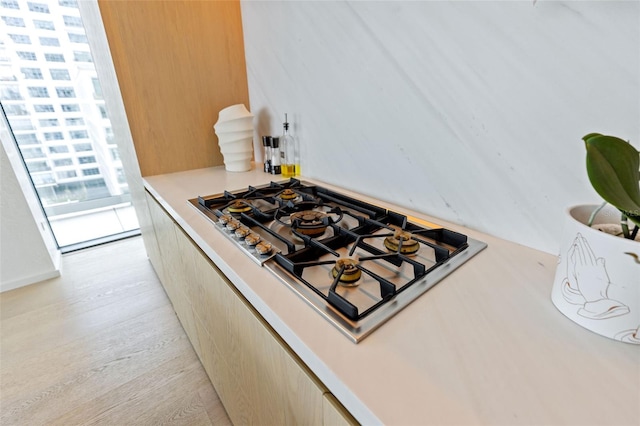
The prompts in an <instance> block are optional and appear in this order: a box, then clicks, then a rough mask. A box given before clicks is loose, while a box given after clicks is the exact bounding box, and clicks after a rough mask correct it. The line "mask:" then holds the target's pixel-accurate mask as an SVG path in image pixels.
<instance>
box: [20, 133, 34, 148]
mask: <svg viewBox="0 0 640 426" xmlns="http://www.w3.org/2000/svg"><path fill="white" fill-rule="evenodd" d="M15 138H16V142H18V145H20V146H22V145H32V144H36V143H39V142H40V141H39V140H38V138H37V136H36V135H35V134H34V133H22V134H19V135H15Z"/></svg>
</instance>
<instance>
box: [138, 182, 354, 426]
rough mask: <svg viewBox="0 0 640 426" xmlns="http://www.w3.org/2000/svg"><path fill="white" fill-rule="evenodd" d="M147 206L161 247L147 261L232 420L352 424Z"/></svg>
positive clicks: (179, 233)
mask: <svg viewBox="0 0 640 426" xmlns="http://www.w3.org/2000/svg"><path fill="white" fill-rule="evenodd" d="M147 202H148V204H149V209H150V211H151V217H152V219H153V224H154V229H155V237H156V239H157V245H158V248H159V250H158V252H159V257H157V258H156V259H153V258H151V261H152V263H153V264H154V267H155V268H156V269H160V270H162V271H163V275H164V279H162V283H163V286H164V288H165V290H166V292H167V295H168V296H169V298H170V299H171V302H172V303H173V306H174V309H175V311H176V314H177V315H178V318H179V319H180V322H181V323H182V325H183V328H184V329H185V332H186V333H187V335H188V336H189V338H190V340H191V343H192V345H193V347H194V349H195V351H196V353H197V354H198V356H199V357H200V360H201V362H202V364H203V366H204V368H205V370H206V371H207V374H208V375H209V377H210V379H211V381H212V383H213V385H214V387H215V388H216V391H217V392H218V394H219V396H220V399H221V400H222V402H223V404H224V406H225V408H226V410H227V413H228V415H229V417H230V418H231V420H232V421H233V422H234V423H236V424H278V425H285V424H293V425H298V424H313V425H321V424H332V425H335V424H356V422H355V421H354V419H353V418H352V417H351V416H350V415H349V413H348V412H347V411H346V410H345V409H344V408H343V407H342V406H341V405H340V403H339V402H338V401H337V400H336V399H335V398H334V397H333V395H331V394H330V393H329V392H328V390H327V389H326V388H325V387H324V386H323V384H322V383H321V382H320V381H319V380H318V379H317V378H316V377H315V375H314V374H313V373H312V372H311V371H310V370H309V369H308V368H307V367H306V365H304V364H303V363H302V361H301V360H300V359H299V358H298V357H297V356H296V355H295V354H294V353H293V352H292V350H291V349H290V348H289V347H288V345H287V344H286V343H285V342H284V341H283V340H282V339H281V338H280V337H279V336H278V335H277V334H276V333H275V332H274V331H273V329H271V327H270V326H269V325H268V324H267V323H266V322H265V321H264V319H262V317H261V316H260V314H259V313H258V312H257V311H255V309H253V307H252V306H251V305H250V304H249V303H248V302H247V301H246V300H245V299H244V297H243V296H242V295H241V294H240V293H239V292H238V291H237V290H236V289H235V287H234V286H233V285H232V284H231V283H230V282H229V281H228V280H227V279H226V277H225V276H224V274H222V272H221V271H220V270H218V268H217V267H216V266H215V265H214V264H213V263H212V262H211V261H210V259H209V258H208V257H207V256H206V255H204V253H202V252H201V250H200V249H199V248H198V247H197V246H196V245H195V244H194V243H193V242H192V240H191V239H190V238H189V237H188V236H187V235H186V234H185V233H184V231H183V230H182V229H181V228H180V227H179V226H178V225H177V224H176V223H174V222H173V220H172V219H171V218H170V217H169V215H168V214H167V213H166V212H165V211H164V210H163V209H162V207H161V206H160V205H159V204H158V203H157V202H156V201H155V199H154V198H153V197H152V196H151V195H150V194H148V193H147ZM158 263H160V264H158ZM159 275H160V274H159Z"/></svg>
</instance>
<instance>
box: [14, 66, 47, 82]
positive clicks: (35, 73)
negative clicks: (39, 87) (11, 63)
mask: <svg viewBox="0 0 640 426" xmlns="http://www.w3.org/2000/svg"><path fill="white" fill-rule="evenodd" d="M20 72H21V73H22V74H23V75H24V78H25V79H27V80H44V77H43V76H42V71H40V68H20Z"/></svg>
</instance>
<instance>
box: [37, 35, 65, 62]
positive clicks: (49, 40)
mask: <svg viewBox="0 0 640 426" xmlns="http://www.w3.org/2000/svg"><path fill="white" fill-rule="evenodd" d="M40 44H41V45H42V46H60V40H58V39H57V38H55V37H40ZM62 62H64V61H62Z"/></svg>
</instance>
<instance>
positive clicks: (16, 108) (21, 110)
mask: <svg viewBox="0 0 640 426" xmlns="http://www.w3.org/2000/svg"><path fill="white" fill-rule="evenodd" d="M4 112H5V113H6V114H7V115H8V116H13V115H29V111H27V107H26V106H24V105H17V104H13V105H4Z"/></svg>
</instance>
